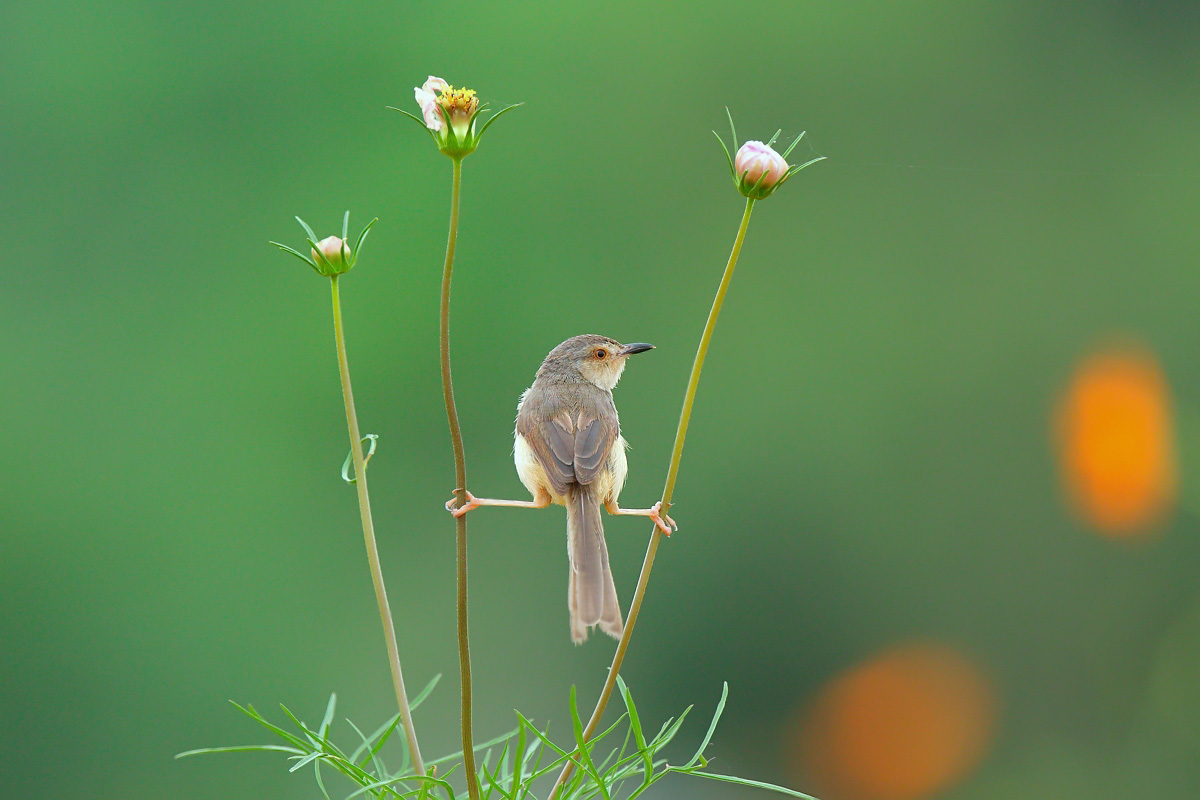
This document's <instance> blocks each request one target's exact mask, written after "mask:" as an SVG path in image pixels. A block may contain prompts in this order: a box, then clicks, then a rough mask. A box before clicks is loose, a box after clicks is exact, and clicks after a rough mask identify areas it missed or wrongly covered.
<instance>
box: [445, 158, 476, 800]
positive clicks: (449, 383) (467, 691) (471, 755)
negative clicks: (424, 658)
mask: <svg viewBox="0 0 1200 800" xmlns="http://www.w3.org/2000/svg"><path fill="white" fill-rule="evenodd" d="M461 187H462V159H460V158H456V159H454V180H453V185H452V187H451V190H450V233H449V236H448V237H447V239H446V266H445V268H444V269H443V270H442V312H441V325H440V330H439V336H438V338H439V341H440V343H441V352H442V395H443V396H444V397H445V399H446V418H447V419H448V420H449V421H450V444H451V446H452V447H453V448H454V480H455V485H456V486H457V487H458V488H459V489H465V488H466V486H467V459H466V455H465V454H464V452H463V440H462V430H461V429H460V428H459V425H458V409H457V408H455V406H454V381H453V380H452V379H451V377H450V274H451V272H453V270H454V248H455V246H456V245H457V244H458V196H459V193H460V189H461ZM457 500H458V505H460V506H461V505H462V504H463V502H464V501H465V497H463V495H462V494H459V495H458V496H457ZM455 523H456V525H457V529H458V535H457V537H456V539H455V541H456V545H455V550H456V553H457V557H458V674H459V681H460V687H461V696H462V746H463V770H464V771H465V772H466V773H467V792H468V793H469V794H470V797H471V800H479V784H478V780H479V776H478V775H476V773H475V750H474V747H473V744H472V737H471V648H470V644H469V643H468V639H467V515H466V514H463V515H462V516H461V517H458V518H457V519H456V520H455Z"/></svg>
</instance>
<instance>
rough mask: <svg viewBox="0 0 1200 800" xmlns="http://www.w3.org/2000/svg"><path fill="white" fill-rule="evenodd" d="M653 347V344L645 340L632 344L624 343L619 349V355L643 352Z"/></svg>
mask: <svg viewBox="0 0 1200 800" xmlns="http://www.w3.org/2000/svg"><path fill="white" fill-rule="evenodd" d="M653 349H654V345H652V344H647V343H646V342H634V343H633V344H627V345H625V347H624V348H622V350H621V355H623V356H631V355H633V354H634V353H644V352H646V351H647V350H653Z"/></svg>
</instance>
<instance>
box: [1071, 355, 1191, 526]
mask: <svg viewBox="0 0 1200 800" xmlns="http://www.w3.org/2000/svg"><path fill="white" fill-rule="evenodd" d="M1058 428H1059V431H1058V433H1059V446H1060V454H1061V465H1062V472H1063V480H1064V482H1065V484H1066V487H1067V491H1068V493H1069V494H1070V496H1071V499H1072V501H1073V502H1074V504H1075V506H1076V508H1077V509H1078V510H1079V513H1080V514H1081V515H1082V516H1083V518H1084V519H1085V520H1086V521H1087V522H1089V523H1090V524H1091V525H1093V526H1094V527H1095V528H1096V529H1097V530H1098V531H1099V532H1101V533H1104V534H1107V535H1110V536H1126V535H1130V534H1137V533H1143V532H1145V531H1147V530H1149V529H1150V528H1151V527H1152V526H1153V524H1154V523H1156V522H1158V521H1159V520H1161V519H1162V517H1163V515H1164V514H1165V513H1166V511H1167V510H1168V508H1170V506H1172V505H1173V503H1174V500H1175V493H1176V484H1177V467H1176V459H1175V447H1174V443H1173V440H1172V439H1173V433H1172V414H1171V397H1170V391H1169V389H1168V388H1167V382H1166V378H1165V377H1164V376H1163V372H1162V369H1161V367H1160V366H1159V364H1158V362H1157V361H1156V360H1155V358H1154V357H1153V356H1152V355H1151V354H1150V353H1148V352H1146V351H1144V350H1139V349H1131V348H1125V349H1120V350H1111V351H1108V352H1104V353H1099V354H1097V355H1093V356H1091V357H1090V358H1087V359H1086V360H1084V361H1083V363H1082V364H1080V365H1079V367H1078V368H1077V369H1076V371H1075V375H1074V376H1073V377H1072V379H1071V384H1070V386H1069V387H1068V389H1067V392H1066V395H1065V397H1064V398H1063V400H1062V402H1061V405H1060V406H1059V412H1058Z"/></svg>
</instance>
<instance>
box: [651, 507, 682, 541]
mask: <svg viewBox="0 0 1200 800" xmlns="http://www.w3.org/2000/svg"><path fill="white" fill-rule="evenodd" d="M661 508H662V501H661V500H659V501H658V502H657V503H655V504H654V505H652V506H650V514H648V515H647V516H649V517H650V519H652V520H654V524H655V525H657V526H658V529H659V530H660V531H662V532H663V536H670V535H671V531H672V530H679V526H678V525H676V524H675V520H673V519H671V518H670V517H669V516H667V515H666V514H659V513H658V512H659V509H661ZM664 520H665V521H664Z"/></svg>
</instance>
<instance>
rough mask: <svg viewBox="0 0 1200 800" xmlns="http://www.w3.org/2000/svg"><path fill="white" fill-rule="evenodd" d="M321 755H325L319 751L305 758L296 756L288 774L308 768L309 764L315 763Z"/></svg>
mask: <svg viewBox="0 0 1200 800" xmlns="http://www.w3.org/2000/svg"><path fill="white" fill-rule="evenodd" d="M323 755H325V754H324V753H322V752H321V751H320V750H314V751H313V752H311V753H309V754H308V755H306V756H296V763H295V764H293V765H292V768H291V769H289V770H288V772H295V771H296V770H298V769H302V768H304V767H306V766H308V765H309V763H310V762H313V761H316V760H317V759H318V758H320V757H321V756H323Z"/></svg>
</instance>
